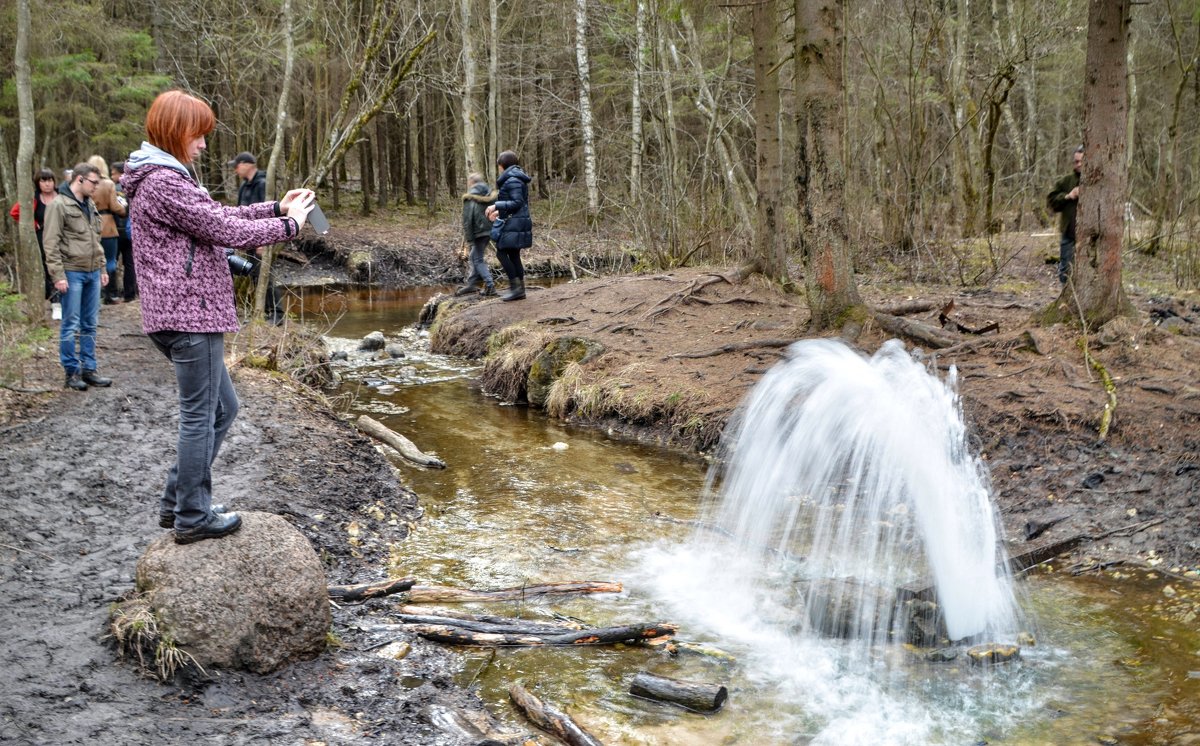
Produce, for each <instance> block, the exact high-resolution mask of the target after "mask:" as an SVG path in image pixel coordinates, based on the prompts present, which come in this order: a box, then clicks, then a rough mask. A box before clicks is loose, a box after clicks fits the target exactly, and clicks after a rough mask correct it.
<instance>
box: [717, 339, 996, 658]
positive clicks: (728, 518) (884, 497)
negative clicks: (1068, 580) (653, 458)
mask: <svg viewBox="0 0 1200 746" xmlns="http://www.w3.org/2000/svg"><path fill="white" fill-rule="evenodd" d="M955 383H956V375H955V372H954V371H953V370H952V371H951V373H950V376H949V378H948V380H947V381H945V382H943V381H941V380H939V379H938V378H936V377H935V376H932V375H930V374H929V373H928V372H926V370H925V369H924V368H923V367H922V366H921V365H920V364H919V363H917V362H916V361H914V360H913V359H912V357H911V356H910V355H909V354H908V353H907V352H905V350H904V348H903V346H902V345H901V344H900V343H899V342H898V341H895V340H893V341H891V342H888V343H887V344H885V345H883V347H882V348H880V350H879V351H878V352H877V353H876V354H875V355H874V356H873V357H871V358H866V357H864V356H862V355H861V354H859V353H856V352H854V351H852V350H850V349H848V348H847V347H845V346H844V345H842V344H840V343H837V342H832V341H827V340H814V341H804V342H799V343H797V344H795V345H793V346H792V347H791V348H790V350H789V357H788V359H787V360H786V361H785V362H783V363H780V364H779V365H777V366H775V367H774V368H773V369H772V370H771V371H769V372H768V373H767V374H766V376H764V378H763V380H762V382H761V383H760V384H758V386H756V387H755V389H754V390H753V391H752V392H751V395H750V397H749V399H748V400H747V402H746V403H745V404H744V405H743V408H742V409H741V410H740V414H739V416H738V417H737V419H736V428H735V429H734V430H731V431H730V432H733V433H734V435H733V437H732V438H729V436H728V435H727V442H726V454H725V459H724V463H725V468H724V473H723V474H720V475H719V481H720V484H721V488H720V495H719V500H718V502H717V504H716V506H715V512H713V511H710V515H711V519H710V520H711V522H712V523H715V524H716V525H718V526H720V527H721V528H722V529H723V530H724V531H727V532H729V533H731V534H732V536H733V537H734V539H735V545H736V549H737V552H738V554H739V555H740V556H739V560H741V561H745V560H749V561H750V563H751V564H752V565H755V566H758V567H759V568H761V574H760V575H759V576H758V577H759V578H760V579H762V580H761V581H760V582H761V583H762V584H765V585H770V586H773V587H774V588H775V589H778V588H779V587H780V585H781V584H782V585H784V586H786V585H788V584H790V585H792V586H793V588H794V591H795V593H797V594H799V596H800V597H801V598H802V599H803V605H804V607H805V608H806V610H807V612H808V614H807V616H808V623H807V624H805V623H804V622H803V621H800V623H798V624H797V626H807V628H808V629H816V630H823V631H825V632H829V631H831V630H837V631H838V633H839V634H842V635H844V636H847V637H850V638H854V639H858V640H862V641H863V644H864V645H865V646H867V647H868V648H869V647H870V646H872V645H876V644H878V643H880V642H886V641H887V640H889V639H894V632H895V630H894V629H892V628H891V625H892V624H893V619H894V617H893V612H894V610H895V600H894V599H895V591H896V589H898V588H900V587H901V586H903V585H905V584H913V583H918V584H919V583H920V582H921V581H922V579H924V578H930V579H931V580H932V582H933V584H934V586H935V587H936V601H937V603H938V610H939V612H940V614H941V615H942V617H943V618H944V623H945V631H946V633H947V635H948V637H949V638H950V639H952V640H960V639H964V638H969V637H980V636H987V637H990V638H991V639H998V637H999V636H1003V635H1011V634H1012V633H1013V632H1014V631H1015V624H1016V620H1015V617H1016V611H1015V610H1016V604H1015V602H1014V598H1013V592H1012V586H1011V581H1010V579H1009V577H1008V573H1007V571H1006V570H1005V569H1004V568H1003V567H1002V564H1003V563H1002V562H1001V558H1000V557H999V556H998V550H997V541H998V530H997V522H996V517H995V514H994V511H993V509H992V506H991V502H990V499H989V483H988V479H987V476H986V470H985V469H984V467H983V464H982V463H981V462H980V461H979V460H978V459H977V458H975V457H973V456H972V455H971V454H970V453H969V452H968V449H967V444H966V434H965V428H964V426H963V421H962V415H961V408H960V404H959V401H958V397H957V394H956V392H955ZM716 481H718V475H715V474H714V475H711V476H710V486H711V485H712V484H714V483H715V482H716ZM698 541H702V542H705V543H707V544H708V550H702V551H706V552H722V553H724V552H728V543H725V544H724V546H723V549H718V545H719V542H720V540H718V539H713V538H712V536H711V534H708V535H706V536H702V537H698ZM739 564H742V563H741V562H740V561H739ZM746 581H747V578H745V577H744V576H743V577H742V578H740V581H739V582H742V583H745V582H746ZM762 590H764V591H767V588H765V587H764V588H762ZM776 596H777V597H778V593H777V592H776ZM797 615H798V616H800V617H803V616H804V614H803V611H801V610H797ZM863 652H864V654H867V651H866V650H864V651H863Z"/></svg>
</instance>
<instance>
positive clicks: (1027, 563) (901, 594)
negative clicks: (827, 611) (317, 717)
mask: <svg viewBox="0 0 1200 746" xmlns="http://www.w3.org/2000/svg"><path fill="white" fill-rule="evenodd" d="M1095 539H1096V537H1094V536H1088V535H1087V534H1075V535H1073V536H1068V537H1066V538H1064V539H1049V540H1046V541H1041V542H1038V543H1037V544H1034V545H1033V546H1030V547H1027V548H1025V549H1024V550H1023V551H1021V552H1019V553H1017V554H1014V555H1012V556H1010V557H1009V558H1008V559H1005V560H1001V562H1005V563H1007V564H1008V569H1009V571H1010V572H1014V573H1021V572H1024V571H1026V570H1028V569H1029V568H1031V567H1033V566H1035V565H1040V564H1041V563H1043V562H1045V561H1046V560H1048V559H1052V558H1054V557H1057V556H1058V555H1060V554H1063V553H1065V552H1069V551H1071V550H1072V549H1074V548H1075V547H1077V546H1079V545H1080V544H1082V543H1083V542H1085V541H1094V540H1095ZM896 596H897V597H898V598H899V600H900V601H908V600H910V599H920V600H922V601H936V600H937V589H936V587H935V586H934V582H933V578H930V577H924V578H920V579H918V580H915V581H913V582H911V583H906V584H905V585H902V586H900V587H899V588H898V589H897V590H896Z"/></svg>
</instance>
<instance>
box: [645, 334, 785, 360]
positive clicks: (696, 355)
mask: <svg viewBox="0 0 1200 746" xmlns="http://www.w3.org/2000/svg"><path fill="white" fill-rule="evenodd" d="M795 341H796V340H794V339H763V340H759V341H757V342H732V343H730V344H727V345H722V346H720V347H718V348H717V349H715V350H709V351H707V352H677V353H675V354H674V355H667V356H666V357H664V358H663V360H671V359H673V358H674V359H680V358H684V359H688V360H699V359H700V358H704V357H716V356H717V355H724V354H725V353H727V352H743V351H745V350H753V349H756V348H758V347H787V346H788V345H790V344H791V343H793V342H795Z"/></svg>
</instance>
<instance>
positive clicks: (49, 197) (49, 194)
mask: <svg viewBox="0 0 1200 746" xmlns="http://www.w3.org/2000/svg"><path fill="white" fill-rule="evenodd" d="M57 194H58V192H57V189H56V186H55V179H54V172H53V171H51V170H50V169H48V168H43V169H41V170H40V171H38V172H37V173H36V174H34V175H33V232H34V233H35V234H37V242H38V251H40V252H42V274H43V276H44V277H45V282H46V298H47V300H49V301H50V302H51V303H57V302H58V290H56V289H55V288H54V281H53V280H51V279H50V271H49V270H47V269H46V247H45V246H43V245H42V226H44V225H45V224H46V205H48V204H50V203H51V202H53V201H54V198H55V196H57ZM8 214H9V215H10V216H12V219H13V220H16V221H17V222H20V220H21V203H20V202H18V203H17V204H15V205H13V206H12V209H11V210H9V211H8Z"/></svg>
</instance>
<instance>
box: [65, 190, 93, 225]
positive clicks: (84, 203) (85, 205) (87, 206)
mask: <svg viewBox="0 0 1200 746" xmlns="http://www.w3.org/2000/svg"><path fill="white" fill-rule="evenodd" d="M58 193H59V194H61V195H63V196H64V197H66V198H67V199H69V200H71V201H72V202H74V203H75V204H77V205H79V208H80V209H81V210H83V214H84V215H86V216H87V218H88V220H91V219H92V200H91V198H90V197H84V198H83V199H82V200H81V199H79V198H78V197H76V196H75V192H72V191H71V184H70V182H67V181H64V182H63V183H61V184H59V185H58Z"/></svg>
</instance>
